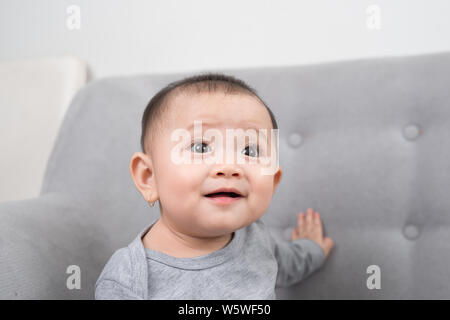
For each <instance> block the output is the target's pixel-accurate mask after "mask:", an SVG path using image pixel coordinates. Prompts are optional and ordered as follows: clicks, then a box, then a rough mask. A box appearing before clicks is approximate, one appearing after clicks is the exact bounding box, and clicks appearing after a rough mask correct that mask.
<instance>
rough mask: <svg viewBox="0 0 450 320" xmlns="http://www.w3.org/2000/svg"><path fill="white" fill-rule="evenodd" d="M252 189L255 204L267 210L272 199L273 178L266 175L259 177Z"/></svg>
mask: <svg viewBox="0 0 450 320" xmlns="http://www.w3.org/2000/svg"><path fill="white" fill-rule="evenodd" d="M252 189H253V190H252V195H253V200H254V201H255V202H254V206H257V207H258V209H259V210H262V211H265V210H266V209H267V208H268V207H269V205H270V201H271V199H272V194H273V178H272V179H271V178H270V176H265V177H263V178H260V179H258V181H255V183H253V186H252Z"/></svg>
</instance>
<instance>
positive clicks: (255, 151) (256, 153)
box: [242, 145, 259, 157]
mask: <svg viewBox="0 0 450 320" xmlns="http://www.w3.org/2000/svg"><path fill="white" fill-rule="evenodd" d="M246 150H249V151H248V152H249V154H246ZM242 153H243V154H246V155H248V156H250V157H258V156H259V146H256V148H255V146H253V145H252V146H247V147H245V148H244V150H242Z"/></svg>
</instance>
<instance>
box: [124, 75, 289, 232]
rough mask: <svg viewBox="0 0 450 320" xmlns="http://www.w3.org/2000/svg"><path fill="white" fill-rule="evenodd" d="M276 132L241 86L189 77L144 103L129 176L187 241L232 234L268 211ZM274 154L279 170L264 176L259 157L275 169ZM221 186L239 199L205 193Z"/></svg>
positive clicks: (219, 78)
mask: <svg viewBox="0 0 450 320" xmlns="http://www.w3.org/2000/svg"><path fill="white" fill-rule="evenodd" d="M194 121H195V123H194ZM200 121H201V123H200ZM199 123H200V124H201V133H200V135H199V134H198V133H199V131H197V129H198V128H199V126H198V125H199ZM194 129H195V130H194ZM264 129H265V130H264ZM274 129H275V130H274ZM277 130H278V127H277V123H276V120H275V117H274V116H273V114H272V112H271V111H270V109H269V108H268V107H267V106H266V104H265V103H264V102H263V101H262V99H260V98H259V97H258V95H257V94H256V92H255V91H254V89H252V88H250V87H249V86H248V85H247V84H245V83H244V82H243V81H241V80H238V79H236V78H234V77H231V76H226V75H223V74H204V75H199V76H194V77H189V78H186V79H183V80H180V81H177V82H173V83H171V84H169V85H168V86H166V87H165V88H163V89H162V90H160V91H159V92H158V93H157V94H156V95H155V96H154V97H153V98H152V99H151V100H150V102H149V103H148V105H147V108H146V109H145V111H144V114H143V117H142V135H141V148H142V152H136V153H135V154H134V155H133V157H132V159H131V163H130V171H131V175H132V178H133V180H134V183H135V185H136V187H137V188H138V190H139V191H140V192H141V194H142V196H143V197H144V199H145V200H146V201H148V202H154V201H157V200H159V206H160V213H161V219H163V220H164V221H165V223H168V224H169V225H170V226H172V227H175V226H176V228H177V229H178V230H179V231H180V232H183V233H184V234H188V235H191V236H197V237H215V236H220V235H224V234H229V233H231V232H234V231H235V230H237V229H240V228H243V227H245V226H247V225H249V224H251V223H252V222H254V221H256V220H258V219H259V218H260V217H261V216H262V215H263V214H264V212H265V211H266V210H267V208H268V207H269V204H270V201H271V198H272V196H273V194H274V192H275V189H276V187H277V185H278V183H279V182H280V179H281V175H282V172H281V168H279V166H278V150H277V149H278V145H277V143H278V142H277V141H276V140H278V135H277ZM194 131H195V133H194ZM230 132H231V137H232V138H231V139H228V138H227V134H229V133H230ZM274 133H275V136H274ZM233 135H234V136H235V137H236V138H237V141H238V142H237V143H236V144H235V143H234V137H233ZM264 136H265V137H267V138H265V137H264ZM228 137H230V135H228ZM180 138H182V139H181V141H180ZM197 138H198V139H197ZM266 139H267V140H266ZM230 140H231V141H230ZM229 142H231V143H229ZM240 145H242V148H241V147H240ZM238 148H239V149H238ZM240 149H242V150H240ZM274 154H275V155H276V156H275V158H276V163H277V165H276V168H275V170H272V173H271V174H267V171H264V170H263V168H264V167H267V165H264V164H263V163H261V162H262V161H260V160H261V159H263V158H264V157H265V159H266V160H267V159H268V158H270V159H272V162H271V165H273V158H274V157H273V156H274ZM230 156H231V157H232V158H231V159H233V161H229V159H230V158H229V157H230ZM180 160H182V161H180ZM190 160H191V161H190ZM265 172H266V173H265ZM221 188H229V189H235V190H236V191H238V192H239V193H240V195H241V196H240V197H238V198H231V197H214V196H213V197H211V196H206V195H207V194H211V193H213V192H215V191H217V190H218V189H221Z"/></svg>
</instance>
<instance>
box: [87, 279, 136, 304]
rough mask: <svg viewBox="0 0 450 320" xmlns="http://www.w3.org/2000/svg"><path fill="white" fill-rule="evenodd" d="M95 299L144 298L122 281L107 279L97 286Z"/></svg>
mask: <svg viewBox="0 0 450 320" xmlns="http://www.w3.org/2000/svg"><path fill="white" fill-rule="evenodd" d="M95 300H142V298H141V297H139V296H137V295H136V294H135V293H134V292H132V291H131V290H130V289H128V288H126V287H125V286H123V285H121V284H120V283H118V282H115V281H113V280H106V279H105V280H101V281H99V282H98V283H97V285H96V286H95Z"/></svg>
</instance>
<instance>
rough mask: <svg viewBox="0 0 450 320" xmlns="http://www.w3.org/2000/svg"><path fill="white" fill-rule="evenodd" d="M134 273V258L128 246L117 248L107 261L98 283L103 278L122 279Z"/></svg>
mask: <svg viewBox="0 0 450 320" xmlns="http://www.w3.org/2000/svg"><path fill="white" fill-rule="evenodd" d="M131 274H132V259H131V253H130V249H129V248H128V247H124V248H120V249H117V250H116V251H115V252H114V253H113V254H112V256H111V257H110V258H109V260H108V261H107V262H106V265H105V267H104V268H103V271H102V272H101V274H100V276H99V278H98V280H97V283H98V282H100V281H102V280H112V281H118V280H119V279H121V280H122V281H123V280H124V279H126V278H128V277H127V275H129V276H130V277H131Z"/></svg>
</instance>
